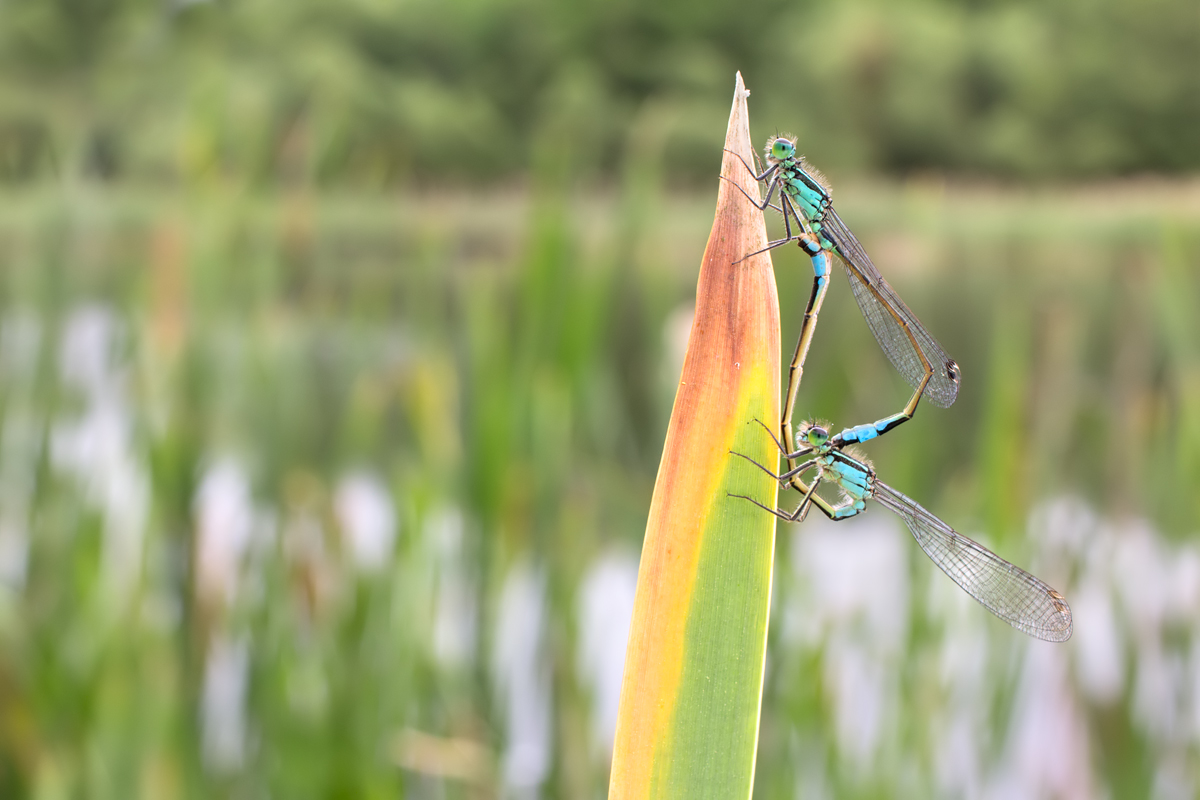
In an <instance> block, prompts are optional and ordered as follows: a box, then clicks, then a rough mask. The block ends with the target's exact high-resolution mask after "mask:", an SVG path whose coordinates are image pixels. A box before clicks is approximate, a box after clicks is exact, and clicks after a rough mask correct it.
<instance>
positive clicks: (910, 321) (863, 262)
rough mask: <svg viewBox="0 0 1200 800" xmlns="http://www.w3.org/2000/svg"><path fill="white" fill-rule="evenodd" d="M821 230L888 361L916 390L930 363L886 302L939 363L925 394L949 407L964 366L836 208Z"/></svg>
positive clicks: (956, 393) (937, 402) (921, 346)
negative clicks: (874, 260)
mask: <svg viewBox="0 0 1200 800" xmlns="http://www.w3.org/2000/svg"><path fill="white" fill-rule="evenodd" d="M821 232H822V233H824V234H825V236H826V237H827V238H828V239H829V240H830V241H831V242H833V244H834V247H836V248H837V253H838V255H839V256H841V257H842V262H843V264H842V265H843V266H844V267H845V268H846V277H847V278H849V280H850V288H851V289H853V290H854V299H855V300H856V301H858V308H859V310H860V311H862V315H863V317H864V318H865V319H866V320H867V325H868V326H870V328H871V333H873V334H875V340H876V341H877V342H879V346H880V347H882V348H883V352H884V353H885V354H886V355H887V357H888V361H891V362H892V366H894V367H895V368H896V370H897V371H898V372H899V373H900V374H901V375H903V376H904V380H906V381H908V384H909V386H912V387H913V388H914V389H915V388H916V387H917V386H918V385H919V384H920V383H921V379H922V378H924V377H925V367H924V366H922V364H921V357H920V355H918V354H917V350H916V348H915V347H914V346H913V342H912V339H909V337H908V334H907V333H906V332H905V330H904V327H903V326H902V325H901V324H900V323H899V322H897V321H896V318H895V317H893V316H892V314H891V313H890V312H889V311H888V309H887V308H885V307H884V303H887V305H889V306H891V307H892V308H893V309H895V311H896V314H897V315H898V316H899V317H900V319H902V320H904V323H905V324H906V325H907V326H908V327H909V329H911V330H912V332H913V337H914V338H915V339H916V340H917V346H918V347H920V348H921V352H923V353H924V354H925V358H927V359H929V364H930V366H932V367H933V376H932V377H931V378H930V379H929V385H928V386H926V387H925V397H927V398H929V401H930V402H931V403H933V404H934V405H935V406H938V407H939V408H949V407H950V406H951V405H952V404H953V403H954V400H955V398H956V397H958V379H959V369H958V365H957V364H955V363H954V361H953V360H952V359H951V358H950V357H949V356H948V355H946V351H945V350H943V349H942V346H941V345H939V344H938V343H937V340H936V339H934V338H933V335H932V334H930V333H929V331H927V330H925V326H923V325H922V324H921V321H920V320H919V319H917V316H916V314H914V313H913V312H912V311H911V310H909V308H908V306H906V305H905V304H904V301H903V300H901V299H900V295H898V294H896V291H895V290H894V289H893V288H892V287H891V286H890V285H889V284H888V282H887V281H886V280H884V279H883V276H882V275H880V274H879V270H878V269H876V268H875V265H874V264H872V263H871V259H870V258H868V257H867V253H866V251H865V250H863V248H862V245H861V244H859V243H858V239H856V238H854V234H853V233H851V232H850V230H849V228H847V227H846V225H845V223H843V222H842V220H841V218H840V217H839V216H838V215H837V212H836V211H834V210H833V209H832V208H830V209H829V213H828V214H827V215H826V217H825V221H824V222H823V223H822V225H821ZM868 284H870V285H871V286H872V287H874V288H875V289H877V290H878V291H879V294H880V295H882V296H883V298H884V300H883V301H882V302H881V301H880V299H879V298H878V297H876V296H875V294H874V293H873V292H871V290H870V289H869V288H867V285H868Z"/></svg>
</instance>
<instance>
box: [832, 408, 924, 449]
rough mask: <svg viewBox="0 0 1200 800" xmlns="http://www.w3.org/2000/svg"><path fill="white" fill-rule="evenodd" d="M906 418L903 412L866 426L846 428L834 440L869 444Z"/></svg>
mask: <svg viewBox="0 0 1200 800" xmlns="http://www.w3.org/2000/svg"><path fill="white" fill-rule="evenodd" d="M908 418H909V416H908V415H907V414H904V413H903V412H902V413H899V414H892V415H891V416H890V417H884V418H883V419H881V420H876V421H875V422H872V423H869V424H867V425H855V426H854V427H853V428H846V430H844V431H842V432H841V433H839V434H838V435H837V436H836V437H835V438H836V439H837V440H838V441H839V442H842V443H843V444H852V443H854V442H869V441H871V440H872V439H874V438H875V437H877V436H882V435H883V434H885V433H887V432H888V431H890V430H891V429H892V428H894V427H896V426H897V425H899V424H900V423H901V422H904V421H905V420H906V419H908Z"/></svg>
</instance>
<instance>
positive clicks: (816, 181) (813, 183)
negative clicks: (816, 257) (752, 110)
mask: <svg viewBox="0 0 1200 800" xmlns="http://www.w3.org/2000/svg"><path fill="white" fill-rule="evenodd" d="M765 155H766V160H767V163H768V164H770V165H772V166H774V165H778V166H779V185H780V188H781V189H782V190H783V192H784V193H785V194H786V195H787V196H788V199H789V200H791V202H792V205H794V206H795V207H796V210H797V211H799V212H800V215H801V216H803V217H804V221H805V222H806V223H808V225H809V226H810V227H811V228H812V232H813V233H815V234H818V235H819V236H820V242H821V247H823V248H825V249H827V250H829V249H833V244H832V243H831V242H829V240H828V239H826V238H825V237H824V236H823V235H821V223H822V222H823V221H824V220H825V216H826V215H827V214H828V213H829V209H830V208H831V207H832V204H833V193H832V190H831V189H830V188H829V182H828V181H826V180H825V176H824V175H822V174H821V173H820V172H818V171H817V170H816V169H814V168H813V167H812V166H810V165H809V164H807V163H806V162H805V160H804V156H800V155H796V139H795V138H794V137H791V136H772V137H771V138H770V139H768V140H767V147H766V154H765Z"/></svg>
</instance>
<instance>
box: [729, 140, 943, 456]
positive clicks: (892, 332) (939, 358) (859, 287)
mask: <svg viewBox="0 0 1200 800" xmlns="http://www.w3.org/2000/svg"><path fill="white" fill-rule="evenodd" d="M735 155H736V154H735ZM738 158H739V160H741V161H742V164H743V165H744V166H745V167H746V169H747V170H749V171H750V174H751V175H752V176H753V177H754V179H755V180H756V181H759V182H760V183H761V182H763V181H766V182H767V191H766V197H765V198H763V199H762V200H758V199H755V198H753V197H750V196H749V195H747V198H748V199H749V200H750V201H751V202H752V203H754V204H755V205H756V206H758V207H759V208H761V209H766V208H767V207H770V208H774V209H776V210H777V211H779V212H780V213H781V214H782V215H783V224H784V232H785V235H784V238H782V239H777V240H775V241H773V242H768V243H767V246H766V247H764V248H763V249H762V250H759V251H756V252H755V253H750V254H748V255H747V256H745V258H749V257H750V256H751V255H757V254H758V253H761V252H764V251H765V250H770V249H772V248H775V247H779V246H781V245H784V244H787V243H788V242H792V241H796V242H799V244H800V246H801V247H802V248H803V249H804V250H805V252H807V253H808V255H809V257H810V258H811V259H812V263H813V271H814V280H813V288H812V293H811V295H810V297H809V302H808V307H807V309H806V310H805V316H804V326H803V327H802V328H801V331H800V339H799V341H798V342H797V344H796V352H795V355H794V356H793V358H792V365H791V369H790V372H789V376H788V394H787V400H786V403H785V406H784V414H783V419H782V421H781V428H782V433H783V436H784V441H789V440H790V439H791V418H792V409H793V408H794V405H795V400H796V394H797V392H798V390H799V385H800V376H801V373H802V372H803V363H804V358H805V356H806V355H807V351H808V345H809V344H810V343H811V341H812V334H813V330H814V328H815V326H816V318H817V312H818V311H819V310H820V307H821V303H822V302H823V301H824V297H825V292H826V290H827V289H828V282H829V280H828V279H829V272H830V270H829V259H828V256H827V253H828V252H829V251H832V252H835V253H837V254H838V256H839V257H840V259H841V261H842V265H843V266H844V267H845V269H846V276H847V278H848V279H849V281H850V288H851V289H852V290H853V292H854V299H855V301H856V302H857V303H858V307H859V310H860V311H861V312H862V315H863V317H864V318H865V319H866V321H867V325H868V327H870V329H871V333H872V334H874V336H875V340H876V341H878V342H879V346H880V347H881V348H883V352H884V354H885V355H887V357H888V360H889V361H891V362H892V365H893V366H894V367H895V368H896V370H897V371H898V372H899V373H900V374H901V375H902V376H903V377H904V379H905V380H906V381H907V382H908V383H909V385H910V386H912V387H913V388H914V389H916V393H915V394H914V395H913V398H912V400H910V401H909V403H908V406H906V413H907V416H908V417H911V416H912V414H913V413H914V412H915V411H916V407H917V403H918V402H919V400H920V398H921V397H922V395H924V396H926V397H928V398H929V400H930V402H932V403H933V404H934V405H936V406H938V407H940V408H947V407H949V406H950V405H951V404H952V403H953V402H954V400H955V398H957V397H958V385H959V378H960V375H961V372H960V370H959V367H958V364H956V363H955V362H954V360H953V359H951V358H950V357H949V356H948V355H946V352H945V351H944V350H943V349H942V347H941V345H939V344H938V343H937V340H936V339H934V338H933V335H932V334H930V333H929V331H927V330H926V329H925V326H923V325H922V324H921V321H920V320H918V319H917V317H916V315H915V314H913V312H912V311H911V310H910V309H909V307H908V306H907V305H905V303H904V301H903V300H901V299H900V296H899V295H898V294H896V291H895V290H894V289H892V287H891V285H889V284H888V282H887V281H886V280H884V278H883V276H882V275H880V274H879V270H878V269H876V267H875V265H874V264H873V263H872V262H871V259H870V258H869V257H868V256H867V253H866V251H865V250H863V247H862V245H861V244H859V242H858V239H856V238H855V237H854V234H852V233H851V232H850V230H849V229H848V228H847V227H846V225H845V224H844V223H843V222H842V220H841V217H839V216H838V214H837V212H836V211H835V210H834V208H833V202H832V199H831V194H830V188H829V185H828V183H827V182H826V181H825V179H824V178H823V177H822V176H821V174H820V173H819V172H817V171H816V170H815V169H813V168H812V167H811V166H809V165H808V164H807V163H806V162H805V160H804V158H803V157H802V156H798V155H796V143H795V140H793V139H789V138H787V137H783V136H776V137H773V138H771V139H770V140H768V142H767V148H766V159H767V165H768V166H767V168H766V169H765V170H763V171H762V173H761V174H755V173H754V170H753V169H752V168H751V167H750V165H749V164H746V162H745V160H744V159H741V156H740V155H739V156H738ZM734 185H735V186H738V184H737V183H736V182H735V183H734ZM738 188H739V189H741V187H740V186H738ZM777 190H778V191H779V205H778V206H776V205H773V204H772V203H771V200H772V198H773V197H774V195H775V192H776V191H777ZM743 193H744V190H743ZM792 220H795V222H796V224H797V226H798V230H797V231H796V232H794V233H793V230H792Z"/></svg>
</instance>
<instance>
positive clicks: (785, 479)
mask: <svg viewBox="0 0 1200 800" xmlns="http://www.w3.org/2000/svg"><path fill="white" fill-rule="evenodd" d="M729 454H730V455H731V456H737V457H738V458H744V459H746V460H747V461H749V462H750V463H751V464H753V465H754V466H756V467H758V468H759V469H761V470H762V471H763V472H765V473H767V474H768V475H770V476H771V477H772V478H774V479H775V480H777V481H779V483H780V484H784V485H787V484H790V483H791V480H792V478H793V477H795V476H797V475H803V474H804V473H805V472H807V471H808V470H810V469H812V468H813V467H815V466H816V465H817V460H816V459H810V460H808V461H805V462H804V463H803V464H800V465H799V466H797V467H795V468H794V469H791V470H788V471H787V472H785V473H783V474H782V475H776V474H775V473H774V472H772V471H771V470H769V469H767V468H766V467H765V466H763V465H762V464H760V463H758V462H757V461H755V460H754V459H753V458H751V457H750V456H748V455H746V454H745V453H739V452H737V451H736V450H730V451H729Z"/></svg>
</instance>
